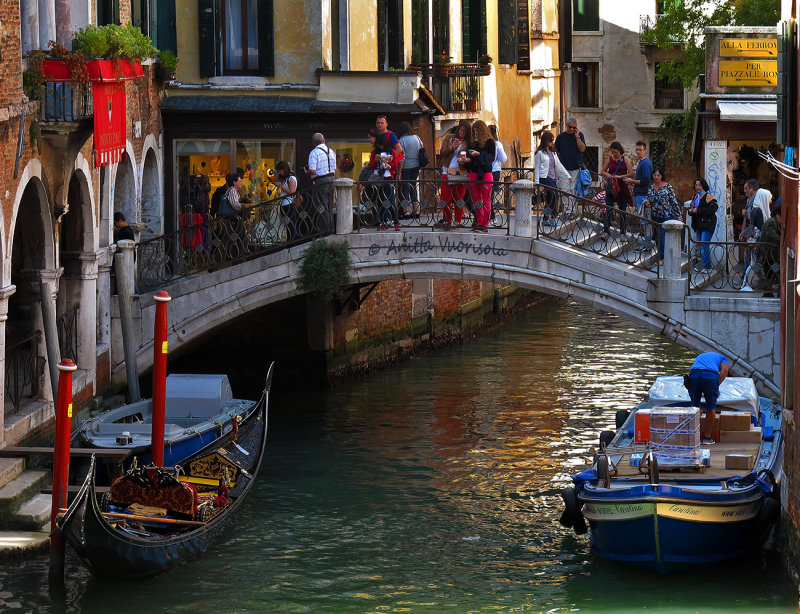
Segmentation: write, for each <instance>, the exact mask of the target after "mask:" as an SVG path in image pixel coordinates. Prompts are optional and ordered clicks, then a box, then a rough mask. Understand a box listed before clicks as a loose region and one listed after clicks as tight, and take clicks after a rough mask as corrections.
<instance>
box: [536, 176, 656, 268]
mask: <svg viewBox="0 0 800 614" xmlns="http://www.w3.org/2000/svg"><path fill="white" fill-rule="evenodd" d="M601 196H602V195H601ZM532 205H533V214H534V215H535V216H536V227H535V236H538V237H548V238H550V239H553V240H555V241H561V242H562V243H568V244H570V245H573V246H575V247H578V248H579V249H584V250H589V251H591V252H593V253H596V254H601V255H603V256H606V257H609V258H612V259H614V260H617V261H619V262H624V263H625V264H628V265H631V266H633V267H636V268H641V269H646V270H653V271H658V270H659V267H660V266H661V265H662V264H663V263H662V261H663V257H662V256H661V255H660V252H663V250H661V249H660V246H661V243H662V242H663V241H664V234H663V232H662V225H661V224H660V223H658V222H655V221H653V220H652V219H650V218H649V216H648V215H647V213H646V212H645V215H637V214H636V213H635V210H633V209H631V208H629V209H627V210H626V211H624V212H623V211H621V210H620V209H617V208H614V207H609V206H607V205H606V203H605V200H604V199H600V200H592V199H587V198H582V197H578V196H575V195H574V194H571V193H569V192H564V191H562V190H559V189H557V188H551V187H549V186H546V185H541V184H534V187H533V197H532Z"/></svg>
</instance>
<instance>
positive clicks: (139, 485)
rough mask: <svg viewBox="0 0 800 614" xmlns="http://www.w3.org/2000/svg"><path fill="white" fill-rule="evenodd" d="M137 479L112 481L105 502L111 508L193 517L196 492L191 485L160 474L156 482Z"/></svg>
mask: <svg viewBox="0 0 800 614" xmlns="http://www.w3.org/2000/svg"><path fill="white" fill-rule="evenodd" d="M141 477H142V476H141V475H138V476H136V475H131V474H130V473H128V474H126V475H123V476H122V477H119V478H117V479H116V480H114V481H113V482H112V483H111V488H110V489H109V501H110V502H111V503H112V504H115V505H130V504H132V503H139V504H141V505H149V506H152V507H163V508H165V509H167V510H169V511H170V512H174V513H178V514H185V515H187V516H190V517H191V518H196V517H197V489H196V488H195V487H194V485H192V484H188V483H186V482H180V481H178V480H176V479H175V478H174V477H172V476H165V475H163V474H162V475H160V476H158V479H157V480H156V479H147V480H142V479H141ZM148 477H152V476H148Z"/></svg>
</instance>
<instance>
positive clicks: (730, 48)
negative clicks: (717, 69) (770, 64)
mask: <svg viewBox="0 0 800 614" xmlns="http://www.w3.org/2000/svg"><path fill="white" fill-rule="evenodd" d="M719 57H721V58H774V59H777V58H778V41H777V40H776V39H774V38H722V39H720V41H719Z"/></svg>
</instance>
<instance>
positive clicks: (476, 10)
mask: <svg viewBox="0 0 800 614" xmlns="http://www.w3.org/2000/svg"><path fill="white" fill-rule="evenodd" d="M461 33H462V34H461V35H462V42H463V45H462V47H463V56H464V62H466V63H473V62H477V61H478V58H480V57H481V56H482V55H485V54H486V0H462V2H461Z"/></svg>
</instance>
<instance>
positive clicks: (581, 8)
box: [572, 0, 600, 32]
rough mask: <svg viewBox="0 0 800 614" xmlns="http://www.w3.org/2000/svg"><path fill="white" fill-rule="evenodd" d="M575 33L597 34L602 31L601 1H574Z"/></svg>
mask: <svg viewBox="0 0 800 614" xmlns="http://www.w3.org/2000/svg"><path fill="white" fill-rule="evenodd" d="M572 30H573V32H597V31H598V30H600V2H599V0H572Z"/></svg>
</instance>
